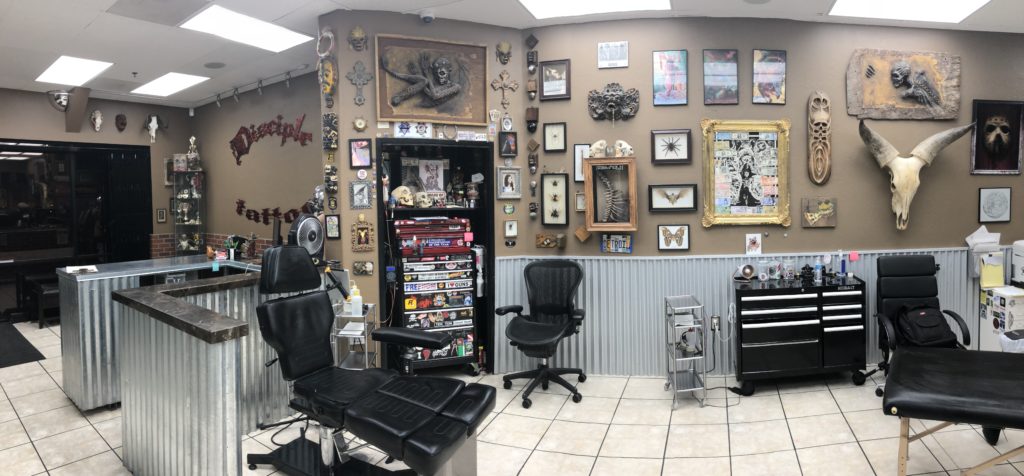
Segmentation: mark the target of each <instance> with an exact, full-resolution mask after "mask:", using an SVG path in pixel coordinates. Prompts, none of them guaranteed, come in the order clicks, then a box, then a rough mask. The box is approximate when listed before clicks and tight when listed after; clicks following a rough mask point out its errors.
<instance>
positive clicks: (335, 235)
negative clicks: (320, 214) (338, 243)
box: [324, 215, 341, 240]
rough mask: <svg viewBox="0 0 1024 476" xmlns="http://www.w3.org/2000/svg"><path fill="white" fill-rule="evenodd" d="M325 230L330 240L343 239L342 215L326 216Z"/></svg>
mask: <svg viewBox="0 0 1024 476" xmlns="http://www.w3.org/2000/svg"><path fill="white" fill-rule="evenodd" d="M324 225H325V226H324V228H326V231H327V238H328V239H330V240H337V239H340V238H341V216H340V215H325V216H324Z"/></svg>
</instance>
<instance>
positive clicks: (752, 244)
mask: <svg viewBox="0 0 1024 476" xmlns="http://www.w3.org/2000/svg"><path fill="white" fill-rule="evenodd" d="M743 247H744V250H745V252H746V254H747V255H748V256H750V255H759V254H761V234H760V233H747V236H746V238H745V239H744V241H743Z"/></svg>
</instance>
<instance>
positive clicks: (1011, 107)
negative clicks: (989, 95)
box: [971, 99, 1024, 175]
mask: <svg viewBox="0 0 1024 476" xmlns="http://www.w3.org/2000/svg"><path fill="white" fill-rule="evenodd" d="M1022 151H1024V102H1018V101H988V100H983V99H975V100H974V131H972V132H971V174H973V175H1020V169H1021V159H1022Z"/></svg>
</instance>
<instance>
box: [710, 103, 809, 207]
mask: <svg viewBox="0 0 1024 476" xmlns="http://www.w3.org/2000/svg"><path fill="white" fill-rule="evenodd" d="M700 126H701V131H702V132H703V135H704V191H705V193H704V216H703V217H702V218H701V223H702V224H703V225H704V226H705V227H710V226H713V225H782V226H789V224H790V216H789V182H788V180H789V172H788V171H789V120H788V119H779V120H774V121H722V120H716V119H703V120H701V121H700Z"/></svg>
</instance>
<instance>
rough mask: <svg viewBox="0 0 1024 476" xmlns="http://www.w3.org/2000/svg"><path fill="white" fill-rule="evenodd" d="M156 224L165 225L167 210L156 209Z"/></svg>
mask: <svg viewBox="0 0 1024 476" xmlns="http://www.w3.org/2000/svg"><path fill="white" fill-rule="evenodd" d="M156 222H157V223H167V209H166V208H157V209H156Z"/></svg>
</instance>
